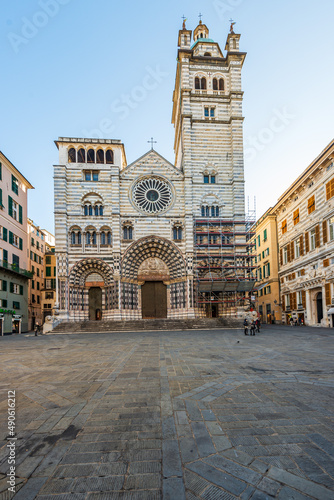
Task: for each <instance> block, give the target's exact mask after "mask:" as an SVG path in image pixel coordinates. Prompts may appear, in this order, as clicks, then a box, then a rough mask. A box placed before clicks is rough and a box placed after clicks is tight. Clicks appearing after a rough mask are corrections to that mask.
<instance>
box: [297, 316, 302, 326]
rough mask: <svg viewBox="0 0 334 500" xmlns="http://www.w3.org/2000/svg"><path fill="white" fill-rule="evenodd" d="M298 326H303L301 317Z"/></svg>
mask: <svg viewBox="0 0 334 500" xmlns="http://www.w3.org/2000/svg"><path fill="white" fill-rule="evenodd" d="M298 325H299V326H302V318H301V317H300V316H299V318H298Z"/></svg>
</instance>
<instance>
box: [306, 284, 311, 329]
mask: <svg viewBox="0 0 334 500" xmlns="http://www.w3.org/2000/svg"><path fill="white" fill-rule="evenodd" d="M305 298H306V311H305V312H306V315H305V316H306V318H305V325H310V324H311V319H312V307H311V297H310V291H309V290H305Z"/></svg>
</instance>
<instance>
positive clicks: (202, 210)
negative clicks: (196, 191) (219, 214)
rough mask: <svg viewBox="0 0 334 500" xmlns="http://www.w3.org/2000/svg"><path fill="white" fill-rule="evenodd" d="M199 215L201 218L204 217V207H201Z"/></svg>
mask: <svg viewBox="0 0 334 500" xmlns="http://www.w3.org/2000/svg"><path fill="white" fill-rule="evenodd" d="M201 215H202V217H205V207H204V206H202V207H201Z"/></svg>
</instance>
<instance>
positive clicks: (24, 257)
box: [0, 152, 33, 335]
mask: <svg viewBox="0 0 334 500" xmlns="http://www.w3.org/2000/svg"><path fill="white" fill-rule="evenodd" d="M28 189H33V186H32V185H31V184H30V183H29V182H28V181H27V179H26V178H25V177H24V176H23V175H22V174H21V172H19V171H18V170H17V168H16V167H15V166H14V165H13V164H12V163H11V162H10V161H9V160H8V158H6V156H5V155H4V154H3V153H1V152H0V335H3V334H5V333H12V332H16V333H21V332H25V331H27V330H28V282H29V281H31V280H30V278H31V273H30V272H29V262H28V254H27V198H28Z"/></svg>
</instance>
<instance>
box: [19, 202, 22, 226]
mask: <svg viewBox="0 0 334 500" xmlns="http://www.w3.org/2000/svg"><path fill="white" fill-rule="evenodd" d="M19 223H20V224H23V216H22V207H21V205H19Z"/></svg>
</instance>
